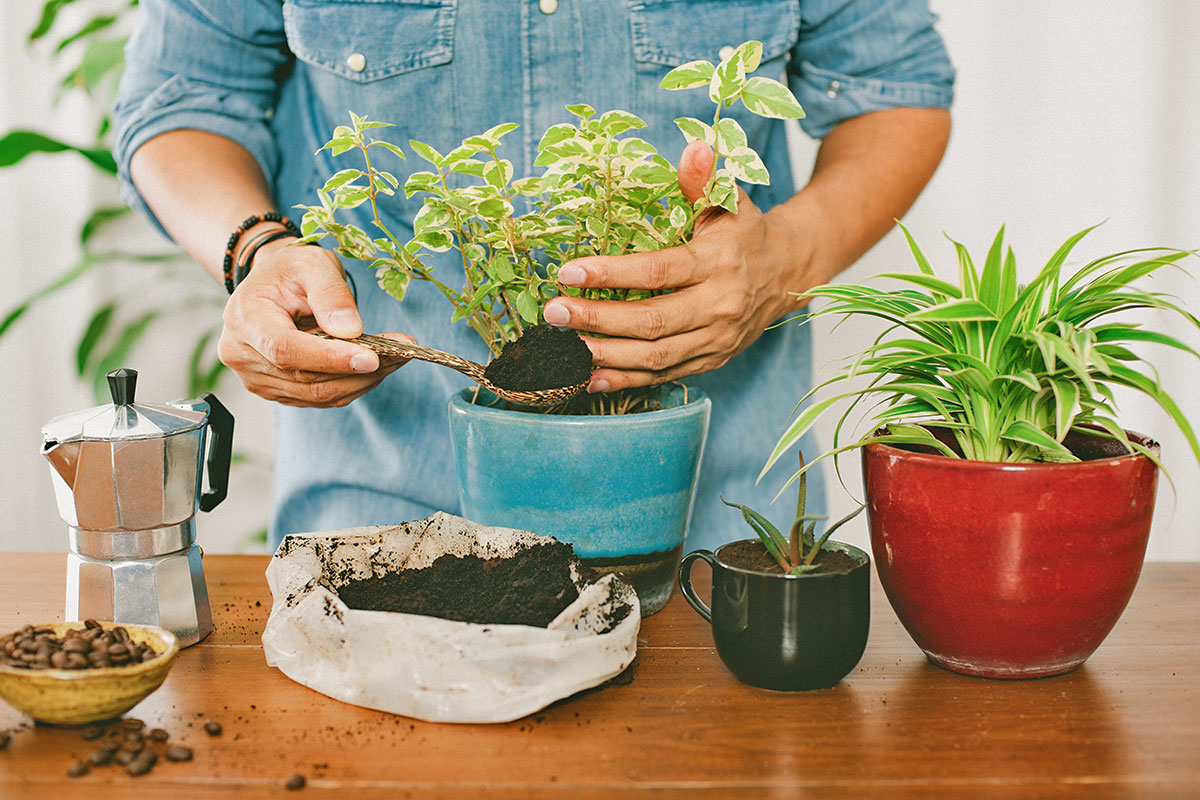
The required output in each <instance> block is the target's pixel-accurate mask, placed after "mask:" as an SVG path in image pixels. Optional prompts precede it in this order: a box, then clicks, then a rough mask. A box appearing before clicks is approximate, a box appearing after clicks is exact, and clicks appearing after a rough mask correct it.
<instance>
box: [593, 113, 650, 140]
mask: <svg viewBox="0 0 1200 800" xmlns="http://www.w3.org/2000/svg"><path fill="white" fill-rule="evenodd" d="M597 123H598V124H599V125H600V130H602V131H604V132H605V133H607V134H608V135H609V136H617V135H619V134H622V133H624V132H625V131H631V130H637V129H638V128H644V127H646V123H645V122H643V121H642V120H641V118H640V117H637V116H634V115H633V114H630V113H629V112H628V111H616V110H614V111H605V112H604V113H603V114H601V115H600V118H599V119H598V120H597Z"/></svg>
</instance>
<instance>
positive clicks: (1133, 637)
mask: <svg viewBox="0 0 1200 800" xmlns="http://www.w3.org/2000/svg"><path fill="white" fill-rule="evenodd" d="M266 564H267V558H266V557H259V556H208V557H207V558H206V559H205V570H206V573H207V576H208V584H209V591H210V594H211V597H212V604H213V617H214V621H215V625H216V629H215V631H214V632H213V634H212V635H211V636H209V637H208V638H207V639H206V640H205V641H204V642H202V643H200V644H199V645H197V646H195V647H191V648H189V649H187V650H185V651H183V653H181V654H180V656H179V660H178V662H177V663H176V665H175V667H174V668H173V669H172V671H171V674H170V675H169V676H168V678H167V681H166V683H164V684H163V687H162V688H161V689H160V690H159V691H158V692H156V693H155V694H153V695H151V696H150V697H149V698H147V699H146V700H145V701H143V702H142V703H141V704H139V705H138V706H137V707H136V708H134V710H133V711H132V712H130V714H131V715H132V716H136V717H138V718H140V719H143V720H145V721H146V722H147V724H148V725H149V726H151V727H162V728H166V729H167V730H169V731H170V732H171V733H172V736H173V740H174V741H178V742H180V743H183V744H186V745H189V746H191V747H193V748H194V750H195V754H196V755H195V760H194V761H192V762H190V763H184V764H172V763H162V764H160V765H159V766H158V767H157V768H155V769H154V770H153V771H152V772H151V773H150V774H149V775H146V776H144V777H139V778H131V777H129V776H128V775H126V774H125V773H124V772H123V771H122V770H119V769H117V768H113V767H104V768H98V769H94V770H93V771H92V772H91V773H90V774H88V775H86V776H84V777H81V778H68V777H67V775H66V770H67V767H68V766H69V765H70V764H71V762H72V761H73V760H74V759H75V758H81V757H85V756H86V755H87V754H88V753H89V752H91V750H92V749H93V748H92V746H91V743H90V742H85V741H83V740H82V739H81V737H80V735H79V731H78V730H73V729H57V728H50V727H44V726H36V727H35V726H31V725H30V724H29V720H28V718H25V717H23V716H22V715H20V714H19V713H17V712H16V711H14V710H13V709H11V708H8V707H7V706H5V705H3V704H0V731H10V732H11V733H12V740H11V743H10V744H9V746H8V747H7V748H6V749H4V750H0V798H4V800H17V798H38V799H39V800H40V799H41V798H110V797H111V798H118V797H122V798H123V797H126V796H128V797H138V798H142V797H170V798H176V799H177V800H185V798H215V797H238V798H250V797H275V796H285V795H286V796H296V797H307V796H314V795H319V796H328V797H333V796H337V797H339V798H344V800H351V798H359V797H396V798H408V797H413V798H417V797H448V798H504V799H505V800H507V799H509V798H512V799H513V800H516V798H592V797H598V798H599V797H603V798H622V799H623V798H625V797H630V796H636V797H642V796H654V797H680V798H705V799H707V798H742V797H746V798H775V797H779V798H784V797H786V798H794V797H795V798H874V797H897V798H925V797H938V798H942V797H963V798H993V797H1014V798H1073V797H1080V798H1082V797H1087V798H1200V564H1148V565H1147V566H1146V568H1145V570H1144V571H1143V574H1142V579H1141V582H1140V584H1139V586H1138V589H1137V591H1136V592H1135V594H1134V597H1133V600H1132V602H1131V603H1130V606H1129V608H1128V609H1127V611H1126V612H1125V615H1124V616H1123V618H1122V619H1121V621H1120V622H1119V623H1118V625H1117V627H1116V629H1115V630H1114V631H1113V633H1112V634H1111V635H1110V636H1109V638H1108V640H1107V641H1106V642H1105V644H1104V645H1103V646H1102V647H1101V648H1100V650H1098V651H1097V652H1096V654H1095V655H1094V656H1092V658H1091V660H1089V661H1088V663H1087V664H1085V665H1084V666H1083V667H1082V668H1080V669H1079V670H1077V671H1075V672H1074V673H1071V674H1069V675H1065V676H1059V677H1056V678H1045V679H1040V680H1033V681H989V680H982V679H977V678H967V677H962V676H959V675H955V674H952V673H949V672H946V671H943V670H941V669H939V668H937V667H934V666H932V665H930V664H929V663H928V662H927V661H926V660H925V658H924V657H923V656H922V655H921V653H920V651H919V650H917V648H916V646H915V645H914V644H913V643H912V641H911V640H910V639H909V638H908V636H907V634H906V633H905V632H904V630H903V628H902V627H901V626H900V625H899V623H898V622H897V621H896V618H895V616H894V615H893V613H892V611H891V608H890V607H889V606H888V605H887V602H886V599H885V598H884V597H883V594H882V591H881V590H880V589H879V586H878V584H876V585H875V586H874V595H873V597H872V604H873V607H872V619H871V624H872V629H871V636H870V640H869V642H868V645H867V652H866V655H865V656H864V657H863V660H862V662H861V663H860V664H859V666H858V667H857V668H856V669H855V671H854V672H852V673H851V674H850V675H849V676H848V677H847V678H846V679H845V680H844V681H843V682H842V683H841V684H839V685H838V686H837V687H835V688H833V689H828V690H822V691H816V692H808V693H802V694H783V693H774V692H768V691H763V690H758V689H753V688H750V687H747V686H744V685H742V684H740V683H738V682H737V681H736V680H735V679H734V678H733V677H732V676H731V675H730V674H729V672H728V671H727V670H726V669H725V667H724V665H723V664H722V663H721V662H720V660H719V659H718V657H717V655H716V653H715V651H714V650H713V647H712V638H711V634H710V632H709V630H708V628H707V625H706V624H705V623H704V622H703V621H702V620H701V619H700V617H699V616H697V615H696V614H695V613H693V612H692V610H691V609H690V608H688V607H687V605H686V604H685V603H684V602H683V600H682V598H680V597H679V596H678V594H677V595H676V596H675V597H674V598H673V599H672V600H671V603H670V604H669V605H668V606H667V608H666V609H665V610H664V611H662V612H661V613H659V614H657V615H655V616H653V617H651V618H649V619H647V620H645V622H644V625H643V628H642V634H641V637H640V642H639V652H638V658H637V661H636V662H635V668H634V672H633V679H632V681H630V682H629V683H627V684H624V685H611V686H607V687H604V688H601V689H596V690H592V691H589V692H585V693H583V694H580V695H576V696H575V697H572V698H569V699H567V700H564V701H561V702H559V703H557V704H555V705H553V706H551V707H550V708H547V709H545V710H543V711H541V712H539V713H537V714H534V715H531V716H530V717H527V718H525V719H522V720H519V721H516V722H512V723H508V724H502V725H439V724H431V723H424V722H419V721H416V720H411V719H408V718H405V717H399V716H394V715H391V714H385V713H381V712H376V711H370V710H367V709H362V708H357V707H355V706H350V705H346V704H344V703H340V702H337V701H335V700H331V699H329V698H327V697H325V696H324V695H321V694H318V693H316V692H314V691H311V690H309V689H307V688H305V687H303V686H300V685H299V684H296V683H294V682H292V681H291V680H290V679H288V678H287V677H285V676H284V675H283V674H282V673H280V672H278V671H277V670H275V669H273V668H270V667H268V666H267V665H266V662H265V661H264V658H263V654H262V648H261V642H260V636H261V633H262V629H263V625H264V624H265V622H266V619H267V615H268V613H269V610H270V604H271V603H270V601H271V597H270V593H269V591H268V589H267V584H266V580H265V578H264V577H263V571H264V569H265V568H266ZM65 565H66V557H65V555H61V554H17V553H0V588H2V590H3V604H2V605H0V631H8V630H12V629H15V628H17V627H20V626H22V625H24V624H26V623H40V622H49V621H56V620H60V619H62V614H63V595H64V581H65ZM704 572H705V570H704V568H698V569H697V570H696V578H697V584H698V585H700V586H702V587H704V588H702V590H701V591H702V594H705V593H706V592H707V583H706V581H705V580H704V577H705V575H704V574H703V573H704ZM208 719H214V720H217V721H219V722H221V723H222V725H223V726H224V732H223V734H222V735H221V736H218V737H210V736H208V735H206V734H205V733H204V731H203V728H202V726H203V723H204V721H205V720H208ZM296 772H299V773H301V774H303V775H305V776H306V777H307V779H308V785H307V787H306V788H305V789H303V790H302V791H300V792H288V791H286V790H285V788H284V779H285V778H286V777H287V776H288V775H290V774H291V773H296ZM126 793H128V794H126Z"/></svg>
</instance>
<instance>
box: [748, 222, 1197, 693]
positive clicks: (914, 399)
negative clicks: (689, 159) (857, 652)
mask: <svg viewBox="0 0 1200 800" xmlns="http://www.w3.org/2000/svg"><path fill="white" fill-rule="evenodd" d="M1089 230H1091V229H1090V228H1089V229H1088V230H1084V231H1082V232H1080V233H1078V234H1076V235H1074V236H1072V237H1071V238H1070V239H1068V240H1067V241H1066V242H1065V243H1064V244H1063V245H1062V246H1061V247H1060V248H1059V249H1058V250H1057V251H1056V252H1055V253H1054V255H1053V256H1052V257H1051V258H1050V260H1049V261H1048V262H1047V263H1046V265H1045V266H1044V267H1042V269H1041V270H1040V271H1039V272H1038V273H1037V275H1036V276H1035V277H1034V278H1033V280H1031V281H1030V282H1029V283H1028V284H1027V285H1021V284H1019V283H1018V281H1017V267H1016V259H1015V257H1014V256H1013V253H1012V251H1011V249H1009V250H1007V251H1006V250H1005V248H1004V229H1003V228H1001V230H1000V232H999V233H998V234H997V235H996V237H995V239H994V241H993V242H992V245H991V248H990V249H989V251H988V253H987V256H986V259H985V261H984V264H983V268H982V269H981V270H980V269H977V267H976V265H975V263H974V261H973V260H972V258H971V256H970V254H969V253H968V251H967V249H966V248H965V247H963V246H962V245H960V244H958V243H955V249H956V251H957V256H958V276H959V279H958V282H957V283H954V282H951V281H946V280H943V279H942V278H939V277H938V276H937V274H936V273H935V272H934V270H933V268H932V267H931V265H930V263H929V261H928V259H927V258H926V257H925V255H924V253H923V252H922V251H921V249H920V248H919V247H918V245H917V243H916V242H915V241H914V240H913V238H912V237H911V236H910V235H909V233H908V231H907V230H905V231H904V233H905V236H906V237H908V242H909V246H910V249H911V250H912V254H913V257H914V258H915V261H916V264H917V267H918V270H919V271H918V272H916V273H915V274H890V275H884V276H881V277H882V278H885V279H888V280H891V281H893V282H898V283H900V284H902V288H899V289H892V290H890V291H884V290H880V289H876V288H873V287H870V286H850V285H842V286H838V285H825V286H819V287H816V288H814V289H812V290H810V291H808V292H806V293H805V294H804V296H805V297H808V298H810V299H814V300H816V299H820V300H826V301H829V302H828V304H826V305H823V306H821V307H820V308H818V309H817V310H816V311H814V312H812V313H811V315H810V316H811V317H821V316H828V315H838V316H841V317H877V318H880V319H883V320H884V321H885V322H886V323H888V325H889V329H888V331H887V332H886V333H885V334H884V335H882V336H881V337H879V338H878V339H877V340H876V341H875V343H874V344H872V345H871V346H870V347H868V348H867V349H866V350H864V351H863V352H862V353H860V354H858V355H856V356H853V357H851V358H850V359H848V360H847V362H846V364H845V365H844V366H843V367H841V368H840V369H839V370H838V371H837V372H836V373H835V374H834V375H833V376H832V377H830V378H829V379H828V380H826V381H824V382H823V383H821V384H820V385H818V386H817V387H816V388H815V389H814V390H813V391H812V392H810V393H809V395H808V396H807V397H806V398H805V400H804V401H809V400H811V401H812V402H811V403H810V404H809V405H807V406H806V407H804V408H803V410H801V411H800V413H799V414H798V415H797V416H796V418H795V419H794V421H793V422H792V424H791V425H790V427H789V428H788V429H787V430H786V431H785V433H784V435H783V436H782V437H781V438H780V440H779V442H778V444H777V446H776V448H775V450H774V451H773V453H772V454H771V457H770V458H769V460H768V461H767V465H766V468H764V472H765V471H766V469H768V468H770V466H771V465H772V464H774V463H775V462H776V461H777V460H778V459H779V457H780V456H781V455H782V454H783V453H784V452H785V451H786V450H787V449H788V448H789V447H790V446H791V445H793V444H794V443H796V442H797V441H798V440H799V437H800V436H801V435H802V434H803V432H804V431H806V430H808V429H809V428H810V427H811V426H812V425H813V423H814V422H816V421H817V420H818V419H819V418H820V417H822V416H823V415H824V414H826V413H828V412H829V411H830V409H831V408H833V407H835V406H837V405H838V404H839V403H845V404H847V406H846V408H845V409H844V410H843V411H842V413H841V416H840V418H839V419H838V421H837V426H836V430H837V432H838V433H837V435H836V436H835V440H834V446H833V448H832V449H831V450H830V451H829V452H828V453H825V454H824V455H822V456H821V458H826V457H828V456H830V455H835V456H836V455H837V454H839V453H842V452H845V451H847V450H852V449H860V450H861V451H862V463H863V481H864V484H865V487H866V501H867V506H868V509H869V512H868V519H869V523H870V530H871V547H872V550H873V552H874V555H875V563H876V565H877V568H878V571H879V576H880V581H881V582H882V584H883V587H884V590H885V591H886V593H887V596H888V599H889V601H890V602H891V604H892V607H893V608H894V609H895V611H896V614H897V616H898V617H899V618H900V621H901V622H902V623H903V624H904V626H905V628H906V629H907V630H908V632H909V633H910V634H911V635H912V637H913V639H914V640H915V641H916V643H917V645H918V646H920V647H921V649H922V650H923V651H924V652H925V654H926V655H927V656H928V657H929V659H930V660H931V661H933V662H934V663H935V664H938V665H940V666H943V667H945V668H947V669H950V670H954V671H956V672H962V673H965V674H969V675H980V676H985V677H992V678H1030V677H1039V676H1047V675H1056V674H1060V673H1063V672H1068V671H1070V670H1072V669H1074V668H1076V667H1077V666H1079V665H1080V664H1082V663H1083V662H1084V660H1085V659H1087V657H1088V656H1089V655H1090V654H1091V653H1092V652H1093V651H1094V650H1095V649H1096V648H1097V647H1098V646H1099V645H1100V643H1101V642H1102V641H1103V639H1104V637H1105V636H1106V635H1107V634H1108V632H1109V631H1110V630H1111V629H1112V627H1113V625H1114V624H1115V623H1116V621H1117V618H1118V617H1119V616H1120V614H1121V612H1122V611H1123V609H1124V607H1125V604H1126V603H1127V602H1128V600H1129V597H1130V595H1131V594H1132V592H1133V589H1134V585H1135V583H1136V581H1137V578H1138V574H1139V572H1140V570H1141V564H1142V560H1143V558H1144V555H1145V549H1146V542H1147V538H1148V536H1149V532H1150V521H1151V515H1152V513H1153V509H1154V500H1155V487H1156V483H1157V467H1158V466H1159V460H1158V453H1159V446H1158V444H1157V443H1155V442H1154V441H1152V440H1151V439H1149V438H1147V437H1146V436H1143V435H1141V434H1137V433H1134V432H1132V431H1128V430H1125V429H1123V428H1122V427H1121V425H1119V424H1118V423H1117V421H1116V413H1115V402H1114V392H1113V389H1114V388H1116V387H1126V388H1129V389H1133V390H1135V391H1138V392H1141V393H1143V394H1146V395H1148V396H1149V397H1151V398H1153V399H1154V400H1155V401H1156V402H1157V403H1158V404H1159V405H1160V406H1161V407H1162V408H1163V409H1164V410H1165V411H1166V412H1167V413H1168V414H1169V415H1170V416H1171V418H1172V419H1173V420H1174V422H1175V423H1176V425H1177V426H1178V428H1179V430H1180V432H1181V433H1182V434H1183V437H1184V439H1185V440H1186V441H1187V443H1188V445H1189V446H1190V448H1191V450H1192V452H1193V454H1194V455H1195V456H1196V457H1197V459H1200V446H1198V444H1197V441H1196V436H1195V433H1194V432H1193V430H1192V427H1191V425H1190V424H1189V422H1188V421H1187V419H1185V418H1184V416H1183V414H1182V413H1181V412H1180V410H1179V409H1178V407H1177V406H1176V405H1175V403H1174V402H1173V401H1172V399H1171V398H1170V397H1169V396H1168V395H1167V394H1166V393H1165V392H1164V391H1163V390H1162V389H1161V388H1160V387H1159V385H1158V382H1157V381H1156V380H1155V377H1154V374H1153V371H1152V368H1151V370H1150V371H1149V372H1148V371H1147V370H1146V369H1145V368H1143V369H1139V368H1138V367H1139V365H1145V366H1146V367H1148V366H1149V365H1148V364H1147V363H1146V362H1145V361H1143V360H1142V358H1141V357H1140V356H1139V355H1137V354H1136V353H1135V352H1134V348H1136V347H1137V345H1138V344H1140V343H1143V342H1151V343H1155V344H1160V345H1166V346H1168V347H1174V348H1178V349H1181V350H1184V351H1186V352H1189V353H1192V354H1193V355H1196V352H1195V351H1194V350H1193V349H1192V348H1190V347H1189V346H1188V345H1186V344H1184V343H1183V342H1181V341H1179V340H1178V339H1175V338H1173V337H1171V336H1169V335H1167V334H1165V333H1162V332H1158V331H1154V330H1151V329H1148V328H1146V327H1143V326H1142V325H1141V324H1139V323H1137V322H1131V321H1129V320H1128V319H1127V318H1124V317H1122V316H1115V315H1119V314H1121V313H1122V312H1127V311H1132V310H1137V309H1148V310H1151V311H1156V312H1165V313H1170V314H1178V315H1179V316H1181V317H1182V318H1183V319H1184V320H1185V321H1187V322H1188V323H1190V324H1192V325H1200V323H1198V322H1197V320H1196V318H1195V317H1194V316H1192V315H1191V314H1190V313H1188V312H1187V311H1185V310H1184V309H1182V308H1181V307H1180V306H1178V305H1177V304H1176V303H1175V302H1174V300H1173V299H1172V298H1170V297H1168V296H1166V295H1163V294H1161V293H1156V292H1150V291H1144V290H1142V289H1139V288H1136V287H1135V286H1134V285H1133V284H1134V282H1135V281H1137V280H1139V279H1141V278H1145V277H1147V276H1150V275H1152V274H1153V273H1154V272H1156V271H1157V270H1159V269H1161V268H1163V267H1167V266H1170V265H1174V264H1176V262H1178V261H1180V260H1181V259H1183V258H1185V257H1187V256H1188V255H1190V253H1188V252H1185V251H1179V250H1169V249H1162V248H1151V249H1142V250H1130V251H1125V252H1122V253H1116V254H1113V255H1107V256H1103V257H1100V258H1097V259H1094V260H1091V261H1089V262H1087V263H1086V264H1084V265H1083V266H1081V267H1079V268H1078V269H1076V270H1074V271H1073V272H1069V273H1065V272H1064V270H1063V265H1064V264H1065V262H1066V260H1067V258H1068V256H1069V254H1070V253H1071V252H1072V250H1073V248H1074V247H1075V245H1076V244H1077V243H1078V242H1079V241H1080V240H1081V239H1082V238H1083V237H1084V236H1085V235H1086V234H1087V233H1088V231H1089ZM834 390H837V391H834ZM804 401H802V402H804ZM864 401H868V402H869V403H871V404H873V405H872V409H873V411H872V413H871V414H870V415H869V417H870V428H871V430H872V431H873V432H872V433H870V434H868V435H867V436H865V437H864V438H861V439H859V440H857V441H853V442H851V443H849V444H842V442H841V432H842V431H843V429H844V426H845V424H846V423H847V421H848V417H849V415H850V414H851V413H852V412H853V410H854V409H855V408H856V407H858V406H859V405H860V404H862V403H863V402H864ZM819 460H820V459H816V460H815V461H814V462H813V463H816V461H819ZM807 468H808V467H802V468H801V472H802V471H803V470H804V469H807ZM793 479H794V477H793Z"/></svg>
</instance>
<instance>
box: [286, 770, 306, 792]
mask: <svg viewBox="0 0 1200 800" xmlns="http://www.w3.org/2000/svg"><path fill="white" fill-rule="evenodd" d="M307 784H308V780H307V779H305V777H304V776H303V775H301V774H300V773H299V772H293V773H292V774H291V775H288V776H287V780H286V781H284V782H283V787H284V788H285V789H287V790H288V791H289V792H295V791H299V790H300V789H303V788H304V787H305V786H306V785H307Z"/></svg>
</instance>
